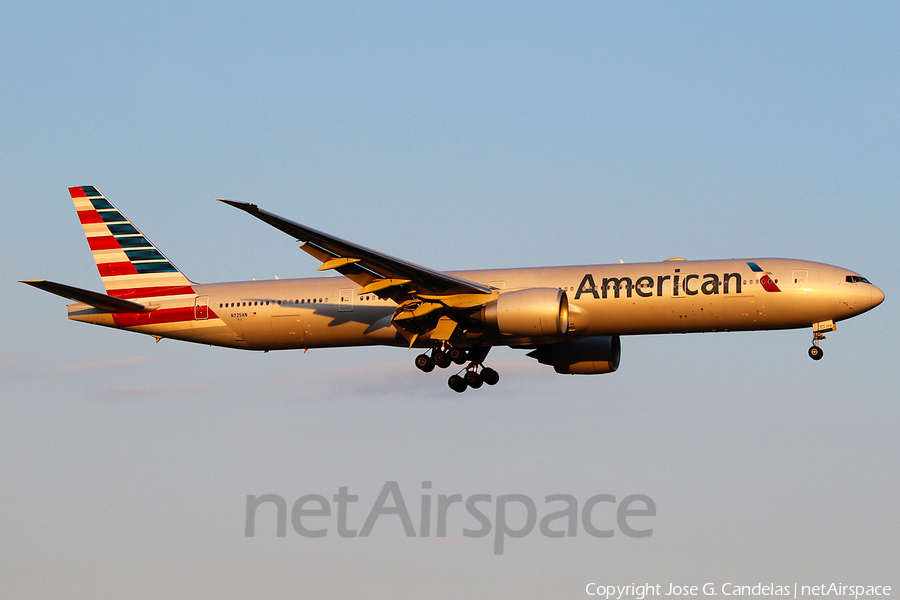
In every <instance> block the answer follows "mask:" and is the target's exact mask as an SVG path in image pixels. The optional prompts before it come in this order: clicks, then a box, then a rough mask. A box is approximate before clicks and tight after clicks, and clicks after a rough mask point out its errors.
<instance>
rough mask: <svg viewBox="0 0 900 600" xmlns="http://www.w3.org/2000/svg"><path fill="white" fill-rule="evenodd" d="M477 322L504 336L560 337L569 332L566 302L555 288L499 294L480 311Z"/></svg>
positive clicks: (567, 304)
mask: <svg viewBox="0 0 900 600" xmlns="http://www.w3.org/2000/svg"><path fill="white" fill-rule="evenodd" d="M481 320H482V321H484V322H485V323H486V324H488V325H490V326H491V327H496V328H497V329H498V330H499V331H500V333H505V334H508V335H518V336H527V337H531V336H544V335H562V334H564V333H565V332H566V331H568V330H569V299H568V297H567V296H566V293H565V292H564V291H562V290H561V289H559V288H526V289H523V290H510V291H508V292H501V293H500V295H499V296H498V297H497V299H496V300H492V301H491V302H489V303H487V304H485V305H484V307H483V308H482V309H481Z"/></svg>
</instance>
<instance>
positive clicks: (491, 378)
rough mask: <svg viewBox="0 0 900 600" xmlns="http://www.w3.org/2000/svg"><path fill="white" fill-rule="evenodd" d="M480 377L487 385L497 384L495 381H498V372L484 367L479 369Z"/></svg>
mask: <svg viewBox="0 0 900 600" xmlns="http://www.w3.org/2000/svg"><path fill="white" fill-rule="evenodd" d="M481 379H483V380H484V382H485V383H486V384H488V385H497V382H498V381H500V373H498V372H497V371H495V370H493V369H492V368H490V367H485V368H484V370H483V371H481Z"/></svg>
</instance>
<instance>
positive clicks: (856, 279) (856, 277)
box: [847, 275, 872, 284]
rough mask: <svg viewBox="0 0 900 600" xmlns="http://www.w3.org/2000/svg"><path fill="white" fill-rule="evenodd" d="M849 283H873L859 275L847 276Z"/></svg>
mask: <svg viewBox="0 0 900 600" xmlns="http://www.w3.org/2000/svg"><path fill="white" fill-rule="evenodd" d="M847 283H868V284H871V283H872V282H871V281H869V280H868V279H866V278H865V277H860V276H859V275H847Z"/></svg>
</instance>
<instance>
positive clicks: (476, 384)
mask: <svg viewBox="0 0 900 600" xmlns="http://www.w3.org/2000/svg"><path fill="white" fill-rule="evenodd" d="M466 383H467V384H469V387H470V388H472V389H475V390H477V389H478V388H480V387H481V386H482V384H483V383H484V378H482V376H481V374H479V373H476V372H475V371H467V372H466Z"/></svg>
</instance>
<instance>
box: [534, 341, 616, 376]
mask: <svg viewBox="0 0 900 600" xmlns="http://www.w3.org/2000/svg"><path fill="white" fill-rule="evenodd" d="M528 356H530V357H532V358H536V359H537V361H538V362H539V363H541V364H543V365H550V366H552V367H553V369H554V370H555V371H556V372H557V373H562V374H564V375H599V374H602V373H612V372H613V371H615V370H616V369H618V368H619V360H620V359H621V357H622V344H621V342H620V341H619V336H617V335H613V336H594V337H586V338H582V339H580V340H573V341H571V342H561V343H559V344H546V345H543V346H538V347H537V348H536V349H535V350H532V351H531V352H529V353H528Z"/></svg>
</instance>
